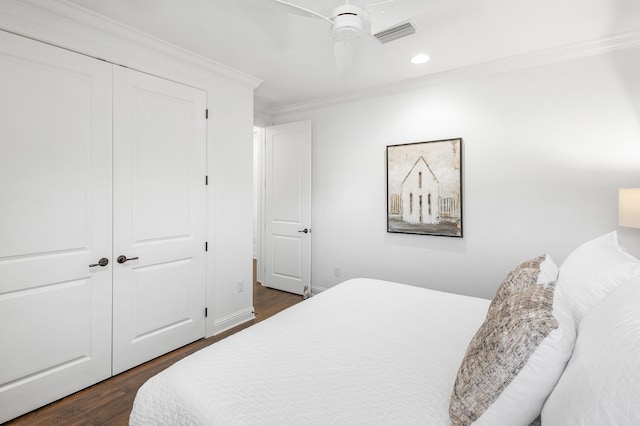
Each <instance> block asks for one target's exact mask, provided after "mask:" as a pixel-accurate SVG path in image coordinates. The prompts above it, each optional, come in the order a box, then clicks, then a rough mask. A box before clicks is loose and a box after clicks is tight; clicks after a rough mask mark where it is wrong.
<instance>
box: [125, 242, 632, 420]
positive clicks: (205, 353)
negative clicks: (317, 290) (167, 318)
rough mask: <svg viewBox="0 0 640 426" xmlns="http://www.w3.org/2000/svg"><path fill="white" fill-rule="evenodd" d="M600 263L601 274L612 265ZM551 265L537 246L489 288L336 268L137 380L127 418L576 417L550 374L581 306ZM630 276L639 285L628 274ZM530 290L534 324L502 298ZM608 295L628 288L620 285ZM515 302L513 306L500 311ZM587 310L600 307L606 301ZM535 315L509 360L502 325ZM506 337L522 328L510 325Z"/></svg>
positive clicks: (562, 359)
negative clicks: (299, 294) (262, 316)
mask: <svg viewBox="0 0 640 426" xmlns="http://www.w3.org/2000/svg"><path fill="white" fill-rule="evenodd" d="M605 237H606V238H605V239H604V242H603V240H602V238H604V237H602V238H600V239H596V240H593V241H592V242H590V243H587V244H585V245H587V246H588V244H591V246H593V245H600V246H603V247H605V248H606V249H607V250H613V251H615V252H617V253H621V256H620V259H619V260H620V261H619V262H617V263H616V262H613V263H614V266H616V267H617V268H618V269H616V273H617V272H619V269H620V267H619V266H620V264H624V266H625V267H626V269H625V270H624V272H625V274H622V273H618V274H617V275H616V277H617V278H616V279H617V281H618V282H616V283H615V285H613V284H612V285H610V287H611V288H610V289H608V292H614V290H615V287H619V286H620V287H625V288H626V287H630V285H629V284H628V283H629V282H631V284H633V279H634V278H640V268H637V266H640V262H638V261H637V260H636V259H633V258H632V257H631V256H630V255H628V254H627V253H626V252H624V251H623V250H622V249H621V248H620V247H619V245H618V243H617V238H616V236H615V234H613V236H612V235H611V234H608V235H607V236H605ZM583 251H584V250H583ZM587 251H589V250H587ZM578 252H579V250H578ZM574 254H575V252H574ZM574 254H572V256H574ZM578 254H580V253H578ZM589 255H590V256H592V255H593V253H589ZM622 255H624V257H622ZM598 256H599V254H598ZM627 256H628V257H627ZM575 257H576V256H574V258H575ZM577 257H585V256H582V255H580V256H577ZM587 257H588V256H587ZM607 259H608V258H607ZM569 260H570V259H567V261H565V263H566V262H568V261H569ZM608 262H609V260H608ZM569 263H571V262H569ZM574 263H577V265H576V266H577V269H578V270H580V273H585V272H584V269H585V268H605V267H609V266H611V265H609V264H607V265H604V266H603V265H598V264H597V262H595V263H594V262H593V260H589V259H586V260H583V259H582V258H581V259H580V261H579V262H574ZM609 263H611V262H609ZM585 265H586V266H585ZM564 266H565V265H564V264H563V267H564ZM569 266H571V265H569ZM586 273H588V272H586ZM607 274H608V275H607V278H609V275H612V274H613V272H607ZM563 275H565V276H566V277H567V280H569V278H572V276H571V268H569V267H567V268H566V272H565V273H564V274H563V272H562V268H560V271H559V270H558V268H557V267H555V264H553V261H552V260H551V258H550V257H549V256H548V255H544V256H539V257H537V258H534V259H532V260H530V261H527V262H524V263H523V264H522V265H519V266H518V267H516V268H515V269H514V270H513V271H511V272H510V273H509V275H508V276H507V278H506V279H505V281H504V282H503V283H502V284H501V286H500V287H499V289H498V291H497V292H496V296H495V298H494V299H493V300H486V299H480V298H475V297H469V296H463V295H456V294H451V293H445V292H440V291H435V290H429V289H425V288H419V287H414V286H409V285H404V284H400V283H394V282H388V281H380V280H374V279H366V278H359V279H352V280H348V281H345V282H343V283H341V284H339V285H337V286H335V287H333V288H331V289H329V290H326V291H324V292H322V293H321V294H319V295H316V296H314V297H312V298H310V299H308V300H306V301H304V302H302V303H299V304H297V305H295V306H293V307H291V308H289V309H287V310H285V311H283V312H281V313H279V314H277V315H275V316H273V317H271V318H269V319H267V320H265V321H263V322H261V323H258V324H256V325H254V326H252V327H249V328H247V329H245V330H243V331H241V332H239V333H237V334H234V335H232V336H230V337H228V338H226V339H224V340H222V341H220V342H217V343H215V344H213V345H211V346H209V347H207V348H204V349H202V350H200V351H198V352H197V353H195V354H193V355H191V356H189V357H187V358H185V359H183V360H181V361H179V362H178V363H176V364H174V365H173V366H171V367H170V368H168V369H167V370H165V371H163V372H161V373H159V374H158V375H156V376H154V377H152V378H151V379H149V381H147V382H146V383H145V384H144V385H143V386H142V387H141V388H140V389H139V391H138V394H137V396H136V399H135V402H134V406H133V410H132V413H131V416H130V424H131V425H133V426H136V425H314V424H317V425H329V424H336V425H337V424H340V425H346V424H348V425H359V424H362V425H365V424H367V425H377V424H383V425H436V426H437V425H451V424H454V425H458V424H460V425H462V424H478V425H481V424H490V425H493V424H505V425H516V424H524V425H528V424H530V423H531V422H533V421H535V420H536V419H537V421H538V422H539V421H540V414H541V413H542V424H547V423H548V424H589V423H580V422H578V423H576V422H573V423H572V421H571V419H572V418H569V421H568V422H567V418H566V416H567V413H566V411H567V410H566V407H567V406H568V405H569V406H571V405H572V404H573V405H576V410H582V412H585V410H586V413H588V412H589V409H593V407H592V406H593V404H592V403H591V402H589V401H587V402H584V403H583V405H582V406H581V405H580V404H578V403H577V402H576V401H575V398H573V396H572V395H573V394H574V393H575V392H573V391H572V383H563V382H562V379H563V377H562V376H563V375H564V374H565V373H566V371H571V374H568V373H566V374H567V375H571V376H575V379H571V378H570V380H581V378H583V377H584V374H583V373H582V372H581V370H580V369H583V368H585V367H584V365H580V366H577V367H574V366H572V363H571V361H569V358H570V357H571V354H572V352H573V350H574V346H575V347H576V348H577V347H578V344H576V334H577V333H576V331H577V329H578V327H579V322H582V318H579V321H578V320H576V315H579V314H580V313H582V314H583V315H586V313H585V312H583V311H582V310H581V309H580V308H581V307H580V306H577V307H576V306H575V305H574V304H572V303H570V302H569V301H568V299H569V297H570V296H571V285H569V284H566V286H565V288H566V290H565V291H564V292H561V291H559V290H558V291H555V290H556V288H557V287H560V284H561V283H560V281H562V280H561V277H562V276H563ZM578 275H579V273H578ZM596 275H597V274H596ZM613 275H615V274H613ZM576 279H580V280H582V281H584V280H583V279H582V278H580V277H579V276H578V277H577V278H576ZM605 281H607V282H608V281H611V280H610V279H607V280H605ZM608 284H611V283H608ZM622 284H626V285H622ZM631 288H632V290H631V291H632V292H633V291H635V289H636V288H639V289H640V284H638V285H635V286H633V285H631ZM532 289H533V290H532ZM531 291H534V292H536V294H535V296H534V297H533V299H535V300H538V299H541V296H540V294H542V293H544V294H545V295H546V296H545V297H547V298H548V297H550V298H551V299H550V300H551V302H549V301H548V300H547V302H546V305H547V306H546V309H547V311H545V312H546V313H543V314H541V315H538V316H539V317H540V318H542V319H537V318H536V319H535V321H539V323H537V324H538V325H536V326H535V327H532V326H531V321H532V317H534V316H535V315H533V316H532V315H531V311H530V310H528V309H529V306H530V305H531V300H529V299H527V302H526V303H527V305H526V307H525V308H523V306H525V305H522V304H519V303H520V302H516V301H515V300H520V299H521V298H522V297H521V295H522V294H523V293H527V292H531ZM540 292H542V293H540ZM590 293H593V292H590ZM596 293H598V292H596ZM513 294H517V295H518V297H516V298H514V297H513V296H512V295H513ZM638 294H639V295H640V292H638ZM589 296H590V297H591V299H594V298H595V299H598V300H596V301H595V302H593V300H590V301H589V303H591V302H593V305H592V306H589V307H588V308H589V309H587V310H590V309H591V308H593V307H594V306H595V305H598V308H599V307H600V305H602V303H600V301H601V299H604V298H605V296H602V295H599V296H597V297H596V296H593V294H589ZM618 298H620V299H621V302H622V301H629V300H633V297H632V296H631V295H630V294H625V295H624V296H618ZM587 299H589V298H587ZM560 301H562V303H560ZM638 302H640V297H638ZM585 303H586V302H585ZM578 305H579V304H578ZM639 305H640V303H639ZM514 307H515V308H514ZM617 308H618V307H617V306H614V307H613V308H611V309H617ZM513 309H515V312H517V313H518V314H517V315H516V314H514V310H513ZM536 309H538V308H536ZM636 310H640V309H636ZM525 311H526V312H527V314H526V315H519V314H520V313H522V312H525ZM594 311H597V310H596V309H594ZM536 312H538V311H537V310H536ZM576 312H577V313H576ZM505 315H506V316H507V317H508V318H507V319H506V320H505V319H504V317H505ZM518 315H519V316H520V317H523V318H524V320H522V319H518V320H514V319H513V317H517V316H518ZM600 315H601V316H603V317H606V318H609V317H610V315H609V314H608V313H606V312H605V313H600ZM638 316H639V319H640V315H638ZM496 317H497V318H498V319H497V320H496ZM492 318H493V319H492ZM622 320H623V321H626V319H624V318H623V319H622ZM496 321H497V322H496ZM523 321H524V322H523ZM585 321H586V322H587V323H588V322H590V321H587V320H585ZM596 322H597V327H596V328H603V327H602V321H601V320H597V321H596ZM522 324H524V325H522ZM540 324H543V325H546V328H547V330H546V331H542V332H540V333H542V334H543V335H541V336H538V337H537V340H538V341H537V342H536V344H535V345H533V348H532V349H531V350H530V351H529V352H530V353H528V354H526V356H524V361H522V360H519V361H517V362H516V367H514V366H513V365H512V364H509V362H512V361H513V360H514V359H518V358H519V357H520V358H522V353H521V352H523V349H522V347H520V346H519V347H518V353H517V354H515V355H514V354H513V353H512V352H510V350H511V349H510V348H511V347H513V346H514V344H513V341H514V340H509V339H505V337H504V336H505V332H504V330H503V329H502V328H504V327H507V328H508V329H509V330H512V329H517V328H518V327H520V328H521V329H523V330H525V331H526V332H527V333H528V332H529V329H531V328H536V329H540V330H542V329H544V328H545V327H543V326H542V325H540ZM604 328H605V329H606V327H604ZM632 328H633V327H632ZM483 330H484V331H483ZM496 330H498V331H496ZM509 333H511V331H509V332H508V333H507V334H509ZM585 333H586V334H589V333H588V332H585ZM603 333H605V334H607V335H610V334H611V332H610V330H605V331H603ZM638 334H639V335H640V331H638ZM533 339H534V340H535V339H536V338H533ZM530 340H531V339H530ZM591 340H596V341H597V339H593V338H592V339H591ZM621 340H628V336H626V337H625V338H624V339H621ZM515 341H518V342H520V341H522V336H520V335H518V336H516V337H515ZM505 342H506V343H505ZM505 344H506V345H507V346H504V347H500V345H505ZM612 344H613V343H612ZM594 346H597V344H595V343H594ZM638 346H640V345H638ZM487 351H489V352H487ZM626 353H627V355H625V356H626V359H627V363H629V362H636V364H637V366H639V367H640V364H638V361H634V360H635V359H640V351H638V352H637V353H636V352H633V351H631V352H629V351H626ZM636 354H637V355H638V356H637V357H636V358H633V357H634V356H635V355H636ZM629 359H632V360H631V361H629ZM581 362H582V359H581ZM594 362H599V361H594ZM567 363H569V365H568V366H567ZM502 364H505V365H506V364H509V365H506V366H503V365H502ZM496 365H499V366H502V367H504V368H502V367H498V368H496ZM500 368H502V370H501V369H500ZM587 368H588V367H587ZM512 370H513V371H512ZM514 371H515V374H513V375H512V377H510V378H507V379H506V383H504V380H503V382H500V383H498V384H496V383H494V382H495V381H496V380H495V379H496V377H500V378H503V376H504V375H508V374H511V373H514ZM639 371H640V369H639ZM621 374H622V373H621ZM635 374H637V373H635ZM540 376H544V378H543V379H542V380H540ZM627 376H628V374H627ZM610 379H611V377H610V376H608V377H607V380H610ZM485 380H488V381H485ZM603 380H604V379H603ZM556 385H557V386H556ZM629 386H633V384H629ZM554 388H560V391H558V392H560V395H558V396H556V397H554V398H552V397H549V395H550V394H552V396H553V393H555V390H554ZM552 391H553V393H552ZM625 391H628V389H625V390H623V392H625ZM496 393H498V395H494V394H496ZM636 393H638V392H637V391H635V390H634V391H633V392H631V393H630V394H627V395H626V396H625V401H626V402H627V403H629V402H630V401H631V402H633V403H635V402H638V403H640V399H638V400H634V398H637V395H636ZM630 395H631V396H630ZM590 397H591V398H593V395H591V396H590ZM572 398H573V399H574V400H571V399H572ZM487 399H488V401H487ZM548 400H549V401H551V402H548ZM578 402H580V403H582V401H578ZM483 404H484V405H483ZM547 405H549V407H550V408H547ZM627 406H628V405H627ZM636 406H638V407H640V405H636ZM563 407H564V408H563ZM589 407H591V408H589ZM596 408H598V407H596ZM474 410H475V411H474ZM599 410H600V411H603V410H602V408H601V407H600V408H599ZM545 411H546V412H545ZM604 411H607V410H604ZM618 414H619V413H618ZM582 415H583V416H584V415H586V414H584V413H583V414H582ZM545 416H546V419H545ZM562 416H564V417H562ZM624 416H626V417H624ZM599 418H600V419H603V418H606V419H608V420H611V419H610V418H607V417H602V415H600V417H599ZM558 419H560V420H559V421H556V420H558ZM625 419H626V420H628V419H634V421H635V420H640V415H638V413H636V409H635V408H633V409H628V410H627V412H626V413H624V414H622V417H620V416H618V417H616V418H615V419H614V420H616V421H620V420H625ZM592 424H604V423H592ZM607 424H612V423H607ZM616 424H633V423H619V422H618V423H616Z"/></svg>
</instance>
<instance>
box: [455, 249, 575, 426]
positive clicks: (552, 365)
mask: <svg viewBox="0 0 640 426" xmlns="http://www.w3.org/2000/svg"><path fill="white" fill-rule="evenodd" d="M556 276H557V268H556V266H555V264H554V263H553V261H552V260H551V258H550V257H549V256H548V255H544V256H540V257H538V258H535V259H531V260H530V261H527V262H525V263H523V264H521V265H519V266H518V267H516V268H515V269H514V270H512V271H511V272H510V273H509V274H508V276H507V278H506V279H505V280H504V281H503V283H502V284H501V285H500V288H499V289H498V291H497V292H496V296H495V297H494V298H493V301H492V302H491V305H490V307H489V310H488V312H487V318H486V319H485V322H484V323H483V324H482V326H481V327H480V329H479V330H478V332H477V333H476V335H475V336H474V338H473V339H472V341H471V343H470V344H469V348H468V349H467V354H466V355H465V359H464V360H463V362H462V365H461V366H460V370H459V371H458V376H457V377H456V383H455V385H454V390H453V394H452V396H451V402H450V408H449V415H450V418H451V421H452V423H453V424H454V425H470V424H473V425H492V426H496V425H504V426H515V425H523V426H524V425H529V424H530V423H531V422H532V421H533V420H534V419H535V418H536V417H537V416H538V415H539V414H540V410H541V409H542V405H543V404H544V401H545V400H546V398H547V396H548V395H549V393H550V392H551V390H552V389H553V387H554V386H555V384H556V382H557V381H558V378H559V377H560V375H561V374H562V371H563V370H564V367H565V365H566V363H567V360H568V359H569V357H570V356H571V351H572V349H573V344H574V341H575V325H574V323H573V319H572V316H571V314H570V312H569V310H568V307H567V305H566V302H565V300H564V299H563V298H562V296H561V295H559V293H558V292H556V291H554V284H555V280H556Z"/></svg>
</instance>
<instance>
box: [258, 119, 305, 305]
mask: <svg viewBox="0 0 640 426" xmlns="http://www.w3.org/2000/svg"><path fill="white" fill-rule="evenodd" d="M265 148H266V149H265V222H266V232H265V234H266V238H265V239H266V243H265V264H266V268H265V269H266V276H265V279H264V281H265V282H264V283H263V284H264V285H266V286H267V287H272V288H276V289H279V290H284V291H288V292H290V293H295V294H302V295H305V296H308V295H309V294H310V291H311V122H310V121H300V122H297V123H289V124H282V125H278V126H272V127H268V128H267V130H266V147H265Z"/></svg>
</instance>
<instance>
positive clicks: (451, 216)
mask: <svg viewBox="0 0 640 426" xmlns="http://www.w3.org/2000/svg"><path fill="white" fill-rule="evenodd" d="M461 142H462V140H461V139H449V140H442V141H433V142H420V143H412V144H403V145H391V146H388V147H387V195H388V198H387V206H388V208H387V231H388V232H400V233H410V234H427V235H443V236H453V237H461V236H462V204H461V192H462V190H461V165H460V163H461V152H460V150H461Z"/></svg>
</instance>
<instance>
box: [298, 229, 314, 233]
mask: <svg viewBox="0 0 640 426" xmlns="http://www.w3.org/2000/svg"><path fill="white" fill-rule="evenodd" d="M298 232H304V233H305V234H308V233H309V232H311V229H307V228H304V229H302V230H300V231H298Z"/></svg>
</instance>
